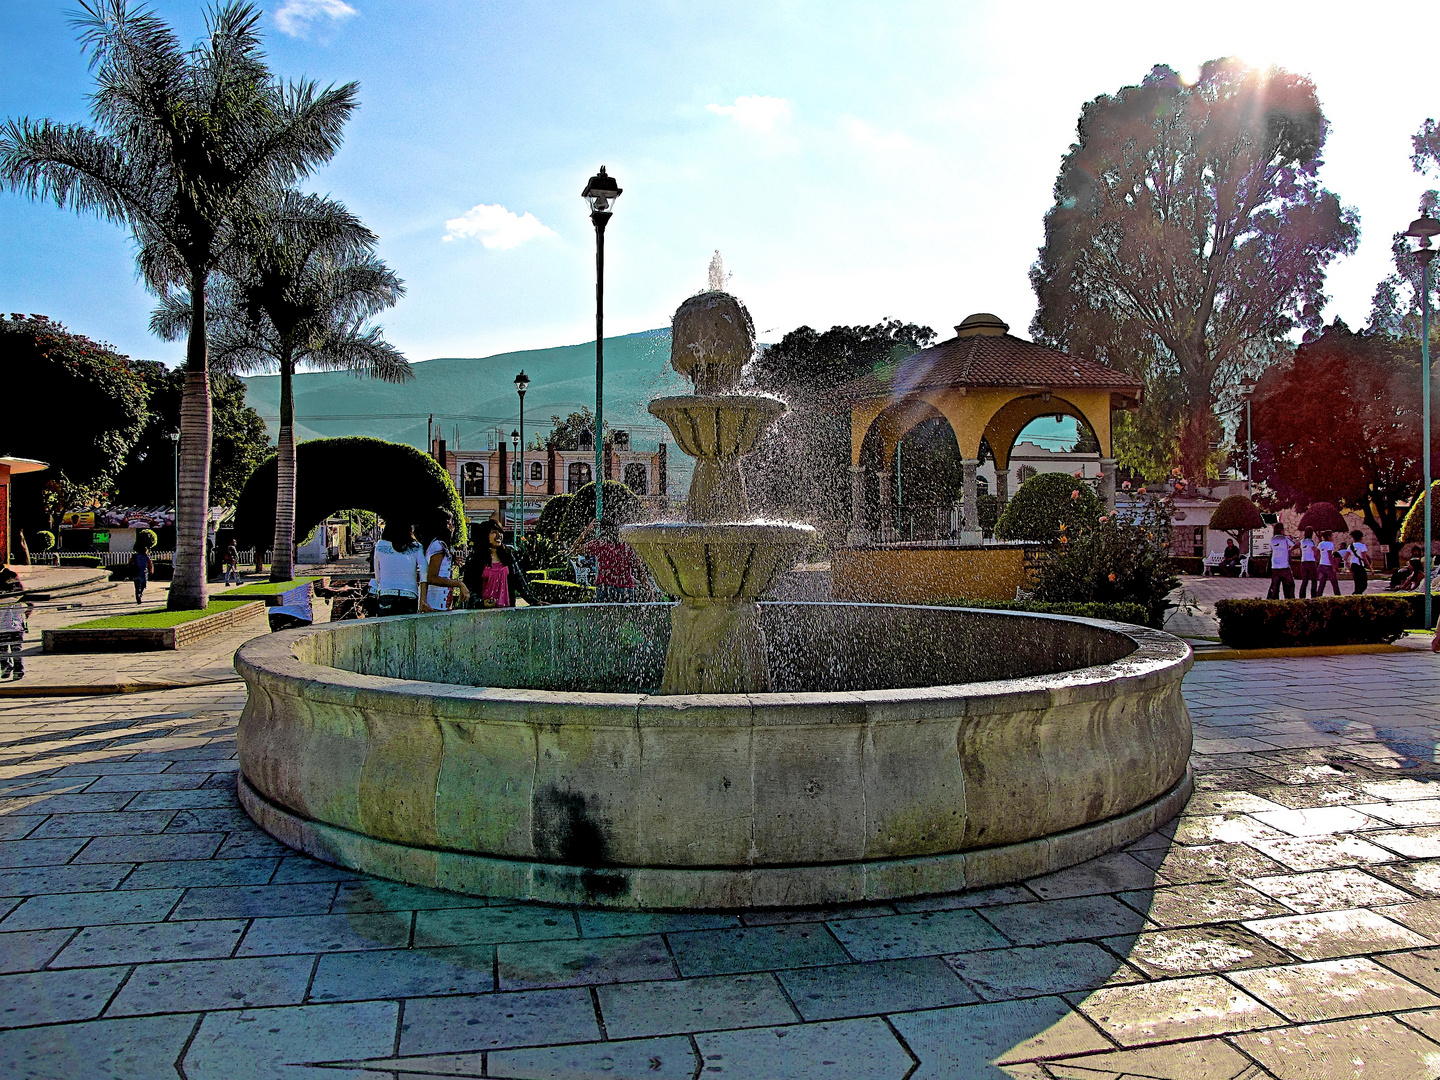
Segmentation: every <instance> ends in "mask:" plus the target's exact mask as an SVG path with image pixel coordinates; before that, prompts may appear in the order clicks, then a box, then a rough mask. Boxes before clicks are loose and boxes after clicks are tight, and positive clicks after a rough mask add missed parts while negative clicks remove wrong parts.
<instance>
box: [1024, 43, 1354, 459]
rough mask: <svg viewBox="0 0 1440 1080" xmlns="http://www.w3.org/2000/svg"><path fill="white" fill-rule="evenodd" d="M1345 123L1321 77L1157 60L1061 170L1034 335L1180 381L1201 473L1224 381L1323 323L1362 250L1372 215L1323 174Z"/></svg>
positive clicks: (1042, 261)
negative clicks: (1327, 103) (1321, 89)
mask: <svg viewBox="0 0 1440 1080" xmlns="http://www.w3.org/2000/svg"><path fill="white" fill-rule="evenodd" d="M1328 126H1329V125H1328V123H1327V121H1326V120H1325V116H1324V113H1323V112H1322V111H1321V109H1320V102H1319V99H1318V98H1317V96H1316V93H1315V86H1314V84H1313V83H1312V82H1311V81H1310V80H1309V79H1307V78H1305V77H1304V76H1300V75H1294V74H1291V73H1290V72H1287V71H1284V70H1282V69H1279V68H1271V69H1270V70H1268V71H1257V70H1254V69H1250V68H1247V67H1245V66H1244V65H1243V64H1241V63H1239V62H1238V61H1235V60H1232V59H1225V60H1213V61H1211V62H1209V63H1207V64H1206V65H1205V66H1204V67H1203V68H1202V69H1201V72H1200V77H1199V80H1198V81H1197V82H1195V83H1193V84H1190V83H1186V82H1185V81H1183V80H1182V79H1181V78H1180V77H1179V76H1178V75H1177V74H1176V73H1175V72H1174V71H1173V70H1171V69H1170V68H1168V67H1165V66H1158V67H1156V68H1154V69H1153V70H1152V71H1151V72H1150V74H1149V75H1147V76H1146V77H1145V78H1144V79H1143V80H1142V81H1141V82H1140V83H1139V85H1136V86H1127V87H1124V88H1122V89H1121V90H1120V91H1119V92H1118V93H1116V94H1114V95H1110V94H1105V95H1102V96H1100V97H1097V98H1096V99H1095V100H1093V101H1090V102H1088V103H1087V104H1086V105H1085V106H1084V108H1083V110H1082V111H1081V115H1080V123H1079V129H1078V131H1079V134H1078V138H1077V139H1076V141H1075V143H1074V144H1072V145H1071V147H1070V150H1069V152H1068V153H1067V154H1066V155H1065V158H1064V160H1063V161H1062V162H1061V166H1060V173H1059V176H1058V177H1057V179H1056V181H1055V203H1054V205H1053V206H1052V207H1051V208H1050V210H1049V211H1048V212H1047V213H1046V215H1045V245H1044V247H1043V248H1041V251H1040V257H1039V259H1038V260H1037V261H1036V263H1035V265H1034V267H1033V268H1032V269H1031V272H1030V276H1031V282H1032V284H1033V285H1034V288H1035V292H1036V295H1037V298H1038V300H1039V307H1038V310H1037V312H1036V316H1035V321H1034V323H1033V324H1032V327H1031V330H1032V333H1034V335H1035V336H1036V338H1038V339H1040V340H1042V341H1045V342H1047V343H1049V344H1053V345H1057V346H1059V347H1062V348H1065V349H1068V350H1070V351H1072V352H1075V353H1079V354H1081V355H1085V356H1089V357H1092V358H1094V359H1096V360H1099V361H1101V362H1103V363H1107V364H1110V365H1112V366H1114V367H1117V368H1121V369H1124V370H1128V371H1133V372H1135V373H1136V374H1147V375H1150V376H1152V378H1153V377H1165V376H1169V375H1173V377H1174V378H1175V379H1176V380H1177V381H1178V384H1179V389H1180V395H1181V400H1180V402H1179V403H1178V404H1179V416H1178V417H1177V418H1176V419H1177V420H1178V424H1177V425H1176V426H1177V427H1178V438H1177V440H1176V442H1177V448H1176V450H1177V454H1178V457H1179V460H1180V461H1181V462H1182V463H1183V465H1184V467H1185V469H1186V470H1187V472H1188V473H1190V474H1191V475H1194V476H1196V477H1200V476H1203V475H1204V474H1205V473H1206V472H1207V471H1208V469H1209V467H1210V461H1211V445H1212V444H1213V443H1214V442H1215V441H1217V440H1218V437H1219V433H1220V428H1219V424H1218V422H1217V420H1216V417H1215V408H1214V405H1215V397H1216V392H1217V390H1218V389H1220V388H1221V387H1223V386H1225V385H1227V384H1229V383H1232V382H1234V381H1235V379H1236V376H1237V375H1238V374H1239V373H1240V372H1242V371H1244V370H1247V369H1249V370H1253V369H1255V368H1258V367H1260V366H1261V365H1262V364H1263V363H1264V361H1265V359H1266V358H1267V357H1268V356H1269V354H1270V353H1271V352H1272V351H1273V343H1274V342H1275V341H1276V340H1277V339H1280V338H1283V337H1284V336H1285V335H1287V334H1289V333H1290V332H1291V331H1292V330H1294V329H1296V328H1297V327H1304V328H1307V329H1318V327H1319V324H1320V311H1321V308H1322V307H1323V306H1324V303H1325V296H1324V292H1323V287H1324V271H1325V267H1326V266H1327V265H1329V263H1330V262H1331V261H1332V260H1333V259H1334V258H1335V257H1336V256H1337V255H1341V254H1345V253H1348V252H1351V251H1353V250H1354V248H1355V245H1356V242H1357V239H1358V236H1359V227H1358V217H1357V215H1356V213H1355V211H1354V210H1352V209H1349V208H1346V207H1342V206H1341V205H1340V200H1339V199H1338V198H1336V196H1335V195H1334V194H1332V193H1331V192H1329V191H1327V190H1325V188H1323V187H1322V186H1321V185H1320V182H1319V179H1318V170H1319V166H1320V163H1321V151H1322V150H1323V148H1324V145H1325V136H1326V132H1327V129H1328ZM1165 426H1166V425H1165V424H1163V423H1160V424H1157V425H1155V427H1156V430H1157V431H1163V430H1164V428H1165Z"/></svg>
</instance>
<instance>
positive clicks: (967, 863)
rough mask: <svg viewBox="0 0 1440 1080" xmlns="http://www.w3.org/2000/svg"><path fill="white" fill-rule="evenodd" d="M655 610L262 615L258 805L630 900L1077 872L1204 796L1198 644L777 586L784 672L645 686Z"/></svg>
mask: <svg viewBox="0 0 1440 1080" xmlns="http://www.w3.org/2000/svg"><path fill="white" fill-rule="evenodd" d="M670 611H671V608H670V607H669V606H667V605H663V604H632V605H584V606H574V607H565V606H555V607H546V608H517V609H510V610H495V611H465V612H456V613H453V614H449V615H427V616H412V617H401V618H389V619H366V620H363V621H359V622H349V623H337V624H326V625H321V626H316V627H312V628H309V629H304V630H296V631H289V632H285V633H278V634H270V635H266V636H264V637H260V638H256V639H255V640H254V641H251V642H249V643H248V644H246V645H245V646H244V647H243V648H241V650H240V652H239V653H238V654H237V657H236V661H235V665H236V668H237V670H238V671H239V672H240V674H241V675H242V676H244V678H245V681H246V682H247V684H248V687H249V697H248V700H247V702H246V706H245V712H244V715H243V716H242V717H241V720H240V732H239V751H240V769H241V776H240V781H239V787H240V795H241V801H242V803H243V804H244V806H245V808H246V810H247V811H248V812H249V813H250V815H251V816H252V817H253V818H254V819H255V820H256V821H257V822H259V823H260V825H261V826H262V827H263V828H265V829H266V830H267V831H269V832H270V833H271V834H273V835H274V836H276V837H278V838H279V839H281V840H283V841H284V842H285V843H287V844H290V845H291V846H292V847H296V848H299V849H301V850H303V851H306V852H309V853H310V854H312V855H315V856H316V857H318V858H321V859H324V860H326V861H328V862H332V863H339V864H341V865H344V866H350V867H353V868H355V869H359V870H364V871H368V872H371V873H376V874H380V875H382V876H385V877H391V878H398V879H400V880H404V881H410V882H414V883H416V884H422V885H430V886H438V887H441V888H447V889H453V890H456V891H460V892H467V893H474V894H479V895H488V896H503V897H512V898H516V899H527V900H543V901H552V902H580V903H591V904H599V905H606V906H613V907H626V908H735V907H746V906H794V905H802V904H828V903H837V902H843V901H859V900H879V899H893V898H897V897H905V896H918V895H923V894H928V893H940V892H950V891H955V890H959V889H964V888H972V887H977V886H984V885H993V884H997V883H1000V882H1004V881H1013V880H1017V879H1021V878H1026V877H1030V876H1033V875H1036V874H1043V873H1046V872H1049V871H1052V870H1057V869H1060V868H1062V867H1064V866H1068V865H1071V864H1074V863H1077V862H1080V861H1082V860H1085V859H1088V858H1091V857H1093V856H1095V855H1099V854H1101V853H1102V852H1105V851H1108V850H1110V849H1111V848H1114V847H1116V846H1118V845H1120V844H1124V843H1127V842H1129V841H1130V840H1133V839H1135V838H1136V837H1138V836H1140V835H1142V834H1144V833H1145V832H1147V831H1149V830H1151V829H1153V828H1155V827H1156V826H1158V825H1159V824H1161V823H1163V822H1164V821H1166V820H1168V819H1169V818H1170V817H1171V816H1173V815H1174V814H1175V813H1176V812H1178V810H1179V809H1180V807H1181V806H1183V805H1184V802H1185V799H1186V798H1187V797H1188V795H1189V790H1190V780H1189V775H1188V772H1187V762H1188V759H1189V753H1190V720H1189V714H1188V713H1187V711H1186V708H1185V702H1184V699H1183V698H1182V697H1181V694H1180V682H1181V679H1182V678H1183V677H1184V674H1185V672H1186V670H1187V669H1188V668H1189V666H1190V662H1191V658H1190V650H1189V648H1188V647H1187V646H1186V645H1185V644H1184V642H1182V641H1179V640H1178V639H1176V638H1173V637H1170V636H1169V635H1167V634H1163V633H1160V632H1158V631H1154V630H1147V629H1145V628H1142V627H1136V626H1125V625H1121V624H1117V623H1102V622H1097V621H1093V620H1085V619H1069V618H1059V617H1055V616H1041V615H1028V614H1019V613H1014V612H1000V611H977V610H967V609H957V608H935V607H907V606H900V605H873V604H780V603H776V604H761V605H759V619H760V622H761V624H762V626H763V630H764V635H763V638H764V648H765V660H766V662H767V664H768V666H769V669H770V672H771V684H772V687H773V691H774V692H771V693H759V694H755V693H752V694H685V695H657V694H655V692H654V691H655V690H656V688H657V687H658V686H659V685H660V681H661V675H662V671H663V669H664V666H665V664H666V650H667V645H668V638H669V634H670V617H669V616H670Z"/></svg>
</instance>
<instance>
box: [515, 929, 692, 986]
mask: <svg viewBox="0 0 1440 1080" xmlns="http://www.w3.org/2000/svg"><path fill="white" fill-rule="evenodd" d="M495 956H496V960H495V970H496V973H497V974H498V976H499V979H500V989H502V990H529V989H538V988H540V987H546V986H593V985H595V984H597V983H611V982H641V981H644V980H649V979H671V978H674V977H675V975H676V971H675V965H674V963H673V962H672V961H671V959H670V951H669V950H668V949H667V948H666V947H665V939H664V938H662V937H659V936H650V937H619V938H585V939H582V940H579V941H522V942H516V943H507V944H504V945H499V946H497V947H496V949H495Z"/></svg>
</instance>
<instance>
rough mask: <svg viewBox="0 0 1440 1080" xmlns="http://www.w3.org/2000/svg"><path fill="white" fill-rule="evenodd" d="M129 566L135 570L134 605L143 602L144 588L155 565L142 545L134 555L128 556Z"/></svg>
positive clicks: (147, 549)
mask: <svg viewBox="0 0 1440 1080" xmlns="http://www.w3.org/2000/svg"><path fill="white" fill-rule="evenodd" d="M130 565H131V566H133V567H134V568H135V603H137V604H143V603H144V602H145V586H146V585H148V584H149V583H150V574H151V573H152V572H153V571H154V569H155V563H154V562H153V561H151V558H150V549H149V548H147V547H145V546H144V545H143V544H142V545H141V546H140V547H138V548H136V549H135V554H134V555H131V556H130Z"/></svg>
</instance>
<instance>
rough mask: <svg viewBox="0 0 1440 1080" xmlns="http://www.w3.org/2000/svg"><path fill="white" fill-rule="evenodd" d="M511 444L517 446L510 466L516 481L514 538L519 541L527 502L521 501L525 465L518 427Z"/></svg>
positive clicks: (512, 434)
mask: <svg viewBox="0 0 1440 1080" xmlns="http://www.w3.org/2000/svg"><path fill="white" fill-rule="evenodd" d="M510 445H511V446H513V447H514V448H515V453H514V454H513V455H512V456H513V458H514V464H513V465H511V466H510V468H511V469H512V470H513V471H512V473H511V479H513V480H514V481H515V496H514V497H515V530H514V537H513V539H514V540H515V542H517V543H518V542H519V540H520V519H521V518H523V517H524V516H525V514H524V510H525V504H524V502H522V501H521V500H522V499H523V498H524V495H523V494H522V493H521V491H520V485H521V484H522V483H523V482H524V480H525V466H524V465H523V464H522V463H521V461H520V432H519V430H518V429H517V430H515V431H512V432H510Z"/></svg>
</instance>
